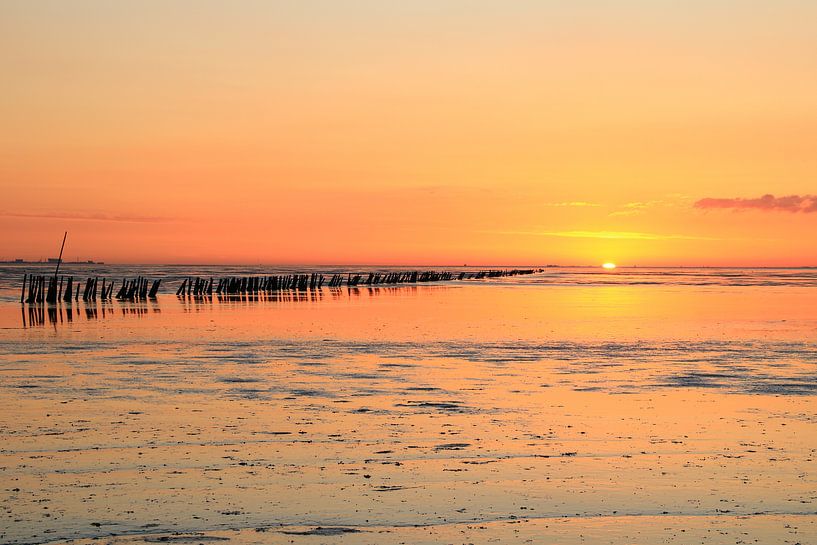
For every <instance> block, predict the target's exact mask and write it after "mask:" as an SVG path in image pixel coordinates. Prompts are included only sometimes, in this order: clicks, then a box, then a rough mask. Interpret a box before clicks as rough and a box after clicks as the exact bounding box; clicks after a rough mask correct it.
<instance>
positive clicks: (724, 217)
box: [0, 0, 817, 265]
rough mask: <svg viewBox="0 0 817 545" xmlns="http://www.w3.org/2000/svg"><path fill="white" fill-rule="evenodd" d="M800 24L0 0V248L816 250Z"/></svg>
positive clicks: (815, 14)
mask: <svg viewBox="0 0 817 545" xmlns="http://www.w3.org/2000/svg"><path fill="white" fill-rule="evenodd" d="M815 29H817V2H813V1H807V0H776V1H774V2H769V1H752V0H728V1H727V0H709V1H696V0H685V1H668V0H649V1H647V0H640V1H639V0H629V1H617V2H611V1H595V2H592V1H586V2H568V1H561V2H556V1H547V0H538V1H494V2H488V1H481V0H468V1H465V0H463V1H443V0H433V1H425V0H413V1H412V2H399V3H398V2H379V1H345V2H341V1H336V2H329V1H310V0H298V1H293V2H270V1H244V2H211V1H202V0H197V1H189V2H180V1H176V2H173V1H170V2H166V1H162V2H158V1H157V2H151V1H139V2H127V1H121V0H120V1H116V2H111V1H107V0H105V1H98V2H96V1H95V2H89V1H73V2H65V1H62V0H59V1H37V0H22V1H13V0H4V1H3V2H2V3H0V73H1V74H2V79H1V80H0V81H1V82H2V85H0V188H2V200H0V233H2V237H1V238H0V259H10V258H17V257H19V258H29V259H39V258H43V257H48V256H53V255H55V254H56V253H57V251H58V246H59V242H60V241H61V238H62V232H63V231H64V230H66V229H67V230H68V231H69V232H70V234H69V239H68V245H67V247H66V253H67V255H68V257H69V258H71V259H73V258H77V257H78V258H81V259H97V260H105V261H109V262H127V263H134V262H169V263H220V262H224V263H236V262H242V263H378V264H454V265H459V264H462V263H469V264H474V265H476V264H521V263H525V264H544V263H562V264H584V263H591V264H595V263H602V262H604V261H615V262H618V263H619V264H637V265H676V264H677V265H817V198H812V197H811V195H814V194H815V193H817V32H815ZM764 195H774V197H768V196H767V197H764ZM795 196H796V197H795Z"/></svg>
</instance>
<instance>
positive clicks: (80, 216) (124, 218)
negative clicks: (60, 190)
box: [0, 211, 173, 223]
mask: <svg viewBox="0 0 817 545" xmlns="http://www.w3.org/2000/svg"><path fill="white" fill-rule="evenodd" d="M0 216H2V217H6V218H23V219H52V220H70V221H104V222H118V223H169V222H171V221H173V220H171V219H169V218H161V217H156V216H133V215H127V214H104V213H102V212H9V211H0Z"/></svg>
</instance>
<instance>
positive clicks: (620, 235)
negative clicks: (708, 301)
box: [500, 231, 719, 240]
mask: <svg viewBox="0 0 817 545" xmlns="http://www.w3.org/2000/svg"><path fill="white" fill-rule="evenodd" d="M500 234H503V235H531V236H541V237H563V238H599V239H608V240H719V239H716V238H711V237H699V236H693V235H676V234H670V235H664V234H660V233H641V232H636V231H501V232H500Z"/></svg>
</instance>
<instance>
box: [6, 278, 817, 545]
mask: <svg viewBox="0 0 817 545" xmlns="http://www.w3.org/2000/svg"><path fill="white" fill-rule="evenodd" d="M814 303H817V297H816V296H815V295H813V294H812V291H810V290H809V289H808V288H797V287H786V288H760V287H743V288H726V289H724V288H713V289H702V288H693V287H678V286H675V287H671V288H666V287H660V288H659V287H638V286H614V287H597V286H596V287H560V288H556V287H542V286H525V285H499V286H497V285H480V286H453V287H434V286H427V287H422V288H413V287H400V288H379V289H372V290H368V289H364V290H353V292H351V293H350V292H349V291H347V290H345V289H343V290H336V291H330V290H323V292H322V294H321V296H320V297H310V298H306V299H305V300H294V299H292V298H279V299H274V300H261V301H227V302H219V301H184V302H180V301H178V300H177V299H176V298H174V297H168V296H164V297H161V298H160V299H159V301H158V302H155V303H146V304H142V305H127V304H120V303H116V302H114V303H109V304H105V305H102V304H97V305H96V306H95V307H94V308H93V309H90V310H93V311H94V312H87V311H86V309H85V308H84V307H83V305H82V304H80V305H79V308H77V307H76V306H75V307H74V309H73V312H72V318H71V321H70V322H68V320H67V316H66V313H65V309H64V308H61V309H59V315H58V316H57V317H56V319H55V320H50V319H49V318H47V317H46V319H45V320H44V324H43V325H39V323H35V325H31V321H30V320H29V317H28V316H27V315H26V312H23V313H21V311H20V306H19V305H15V304H11V303H7V304H2V305H0V327H2V329H0V350H2V352H0V353H2V354H3V357H2V360H0V377H1V378H2V380H1V381H0V395H1V396H2V399H3V407H4V410H3V411H2V414H0V433H2V436H3V438H4V441H3V444H2V447H0V475H2V476H3V486H2V487H1V488H0V528H2V530H0V542H2V543H33V542H38V543H39V542H47V541H48V542H64V541H68V540H80V541H83V540H93V539H94V538H99V537H105V538H106V542H123V543H124V542H135V543H140V542H183V543H187V542H190V543H204V542H209V541H214V542H215V541H225V540H230V541H235V542H237V543H278V542H280V543H291V542H294V543H327V542H330V543H331V542H345V543H401V542H405V543H439V542H451V543H463V542H473V543H477V542H479V543H486V542H503V543H504V542H542V541H545V542H549V543H621V544H624V543H633V542H638V543H736V542H738V543H739V542H745V543H752V542H759V543H804V544H805V543H810V542H815V541H817V482H815V474H814V471H813V467H814V466H815V464H814V462H815V459H814V458H815V453H817V434H816V433H815V431H817V430H815V423H817V415H816V414H815V401H814V394H815V393H817V374H816V373H815V370H817V344H815V342H814V341H815V333H817V312H815V311H814V310H812V309H815V308H817V306H816V305H815V304H814ZM103 309H104V311H105V312H104V316H103ZM24 319H25V322H26V326H25V328H24V327H23V320H24ZM52 322H53V323H52ZM110 536H116V537H110Z"/></svg>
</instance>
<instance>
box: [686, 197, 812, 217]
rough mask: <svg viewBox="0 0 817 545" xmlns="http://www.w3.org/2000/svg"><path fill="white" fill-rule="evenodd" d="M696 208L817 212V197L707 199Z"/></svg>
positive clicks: (697, 202) (698, 202)
mask: <svg viewBox="0 0 817 545" xmlns="http://www.w3.org/2000/svg"><path fill="white" fill-rule="evenodd" d="M695 208H702V209H708V210H711V209H726V210H763V211H766V212H790V213H797V212H802V213H804V214H809V213H812V212H817V195H802V196H801V195H788V196H785V197H775V196H774V195H763V196H762V197H758V198H756V199H743V198H734V199H713V198H706V199H701V200H699V201H696V202H695Z"/></svg>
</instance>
